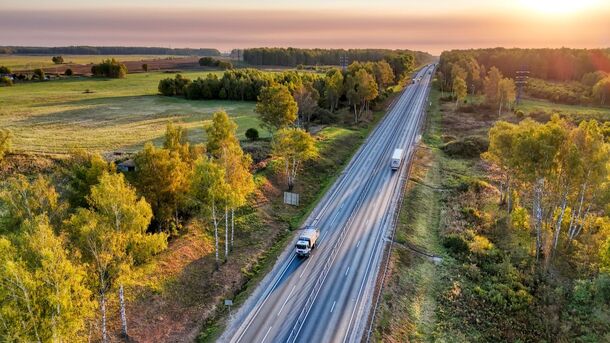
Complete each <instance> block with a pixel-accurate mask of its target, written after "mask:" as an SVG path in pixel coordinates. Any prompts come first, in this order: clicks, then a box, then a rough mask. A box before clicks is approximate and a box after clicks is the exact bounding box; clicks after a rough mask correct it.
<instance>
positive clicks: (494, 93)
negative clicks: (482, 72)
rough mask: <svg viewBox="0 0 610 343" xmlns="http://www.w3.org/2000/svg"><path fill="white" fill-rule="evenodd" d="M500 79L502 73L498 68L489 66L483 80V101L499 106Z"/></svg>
mask: <svg viewBox="0 0 610 343" xmlns="http://www.w3.org/2000/svg"><path fill="white" fill-rule="evenodd" d="M501 80H502V73H501V72H500V70H498V68H496V67H491V68H490V69H489V72H488V73H487V76H486V77H485V79H484V80H483V92H484V94H485V101H486V102H487V103H488V104H489V105H493V106H499V104H500V98H501V95H500V89H499V86H500V81H501Z"/></svg>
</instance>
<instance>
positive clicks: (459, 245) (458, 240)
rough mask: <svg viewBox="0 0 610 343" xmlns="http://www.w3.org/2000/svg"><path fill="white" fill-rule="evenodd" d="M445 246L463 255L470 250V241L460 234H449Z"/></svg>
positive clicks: (456, 253)
mask: <svg viewBox="0 0 610 343" xmlns="http://www.w3.org/2000/svg"><path fill="white" fill-rule="evenodd" d="M443 246H444V247H445V248H446V249H447V250H449V252H450V253H452V254H454V255H463V254H466V253H468V252H470V248H468V242H466V240H465V239H464V238H463V237H462V236H460V235H458V234H451V235H447V236H446V237H445V238H444V240H443Z"/></svg>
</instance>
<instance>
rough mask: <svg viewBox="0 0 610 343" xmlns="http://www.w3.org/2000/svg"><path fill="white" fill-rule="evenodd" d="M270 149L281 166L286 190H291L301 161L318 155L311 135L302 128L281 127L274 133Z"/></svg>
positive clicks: (301, 163)
mask: <svg viewBox="0 0 610 343" xmlns="http://www.w3.org/2000/svg"><path fill="white" fill-rule="evenodd" d="M271 151H272V155H273V158H274V159H275V160H276V161H277V162H278V163H280V165H282V166H283V168H282V169H283V173H284V175H285V176H286V181H287V184H288V190H292V188H293V187H294V183H295V181H296V178H297V175H298V172H299V170H300V169H301V166H302V165H303V163H304V162H305V161H307V160H311V159H313V158H316V157H317V156H318V148H317V147H316V144H315V141H314V139H313V137H311V135H310V134H309V133H307V132H306V131H304V130H302V129H297V128H292V129H281V130H279V131H278V132H277V133H276V136H275V138H274V140H273V143H272V146H271Z"/></svg>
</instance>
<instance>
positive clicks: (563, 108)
mask: <svg viewBox="0 0 610 343" xmlns="http://www.w3.org/2000/svg"><path fill="white" fill-rule="evenodd" d="M517 109H520V110H522V111H523V112H525V113H526V114H529V113H532V112H539V111H544V112H547V113H559V114H564V115H566V116H568V117H573V118H574V119H576V120H583V119H597V120H602V121H609V120H610V108H609V107H588V106H578V105H563V104H556V103H552V102H550V101H546V100H538V99H524V100H523V101H522V102H521V104H520V105H519V106H517Z"/></svg>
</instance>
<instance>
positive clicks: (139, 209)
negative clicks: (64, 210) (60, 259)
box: [69, 173, 167, 342]
mask: <svg viewBox="0 0 610 343" xmlns="http://www.w3.org/2000/svg"><path fill="white" fill-rule="evenodd" d="M88 203H89V208H88V209H84V208H80V209H78V210H77V211H76V213H75V214H73V215H72V216H71V218H70V220H69V227H70V229H71V235H72V237H73V240H74V242H75V245H76V246H78V247H79V248H80V250H81V252H82V255H83V258H84V260H85V261H86V262H87V263H88V265H89V266H90V268H91V270H90V275H91V276H92V277H93V276H94V277H93V280H92V283H93V284H94V285H95V288H96V289H97V292H96V294H98V296H99V308H100V316H101V331H102V342H107V341H108V335H107V329H106V303H107V296H108V292H109V291H110V290H111V289H112V287H113V286H115V284H118V285H119V310H120V317H121V331H122V334H123V336H124V337H126V338H127V337H128V331H127V315H126V311H125V301H124V287H123V285H124V284H125V283H126V282H129V281H130V277H131V273H132V271H133V267H134V265H137V264H142V263H144V262H146V261H147V260H148V259H150V257H151V256H152V255H154V254H156V253H158V252H160V251H162V250H163V249H165V248H166V247H167V235H166V234H164V233H159V234H148V233H147V228H148V225H149V224H150V220H151V218H152V210H151V207H150V205H149V204H148V203H147V202H146V200H144V198H140V199H138V197H137V195H136V192H135V190H134V189H133V188H132V187H131V186H129V185H128V184H127V182H126V181H125V178H124V176H123V174H109V173H104V174H103V175H102V176H101V177H100V179H99V183H98V184H97V185H95V186H93V187H92V189H91V194H90V195H89V197H88Z"/></svg>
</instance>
